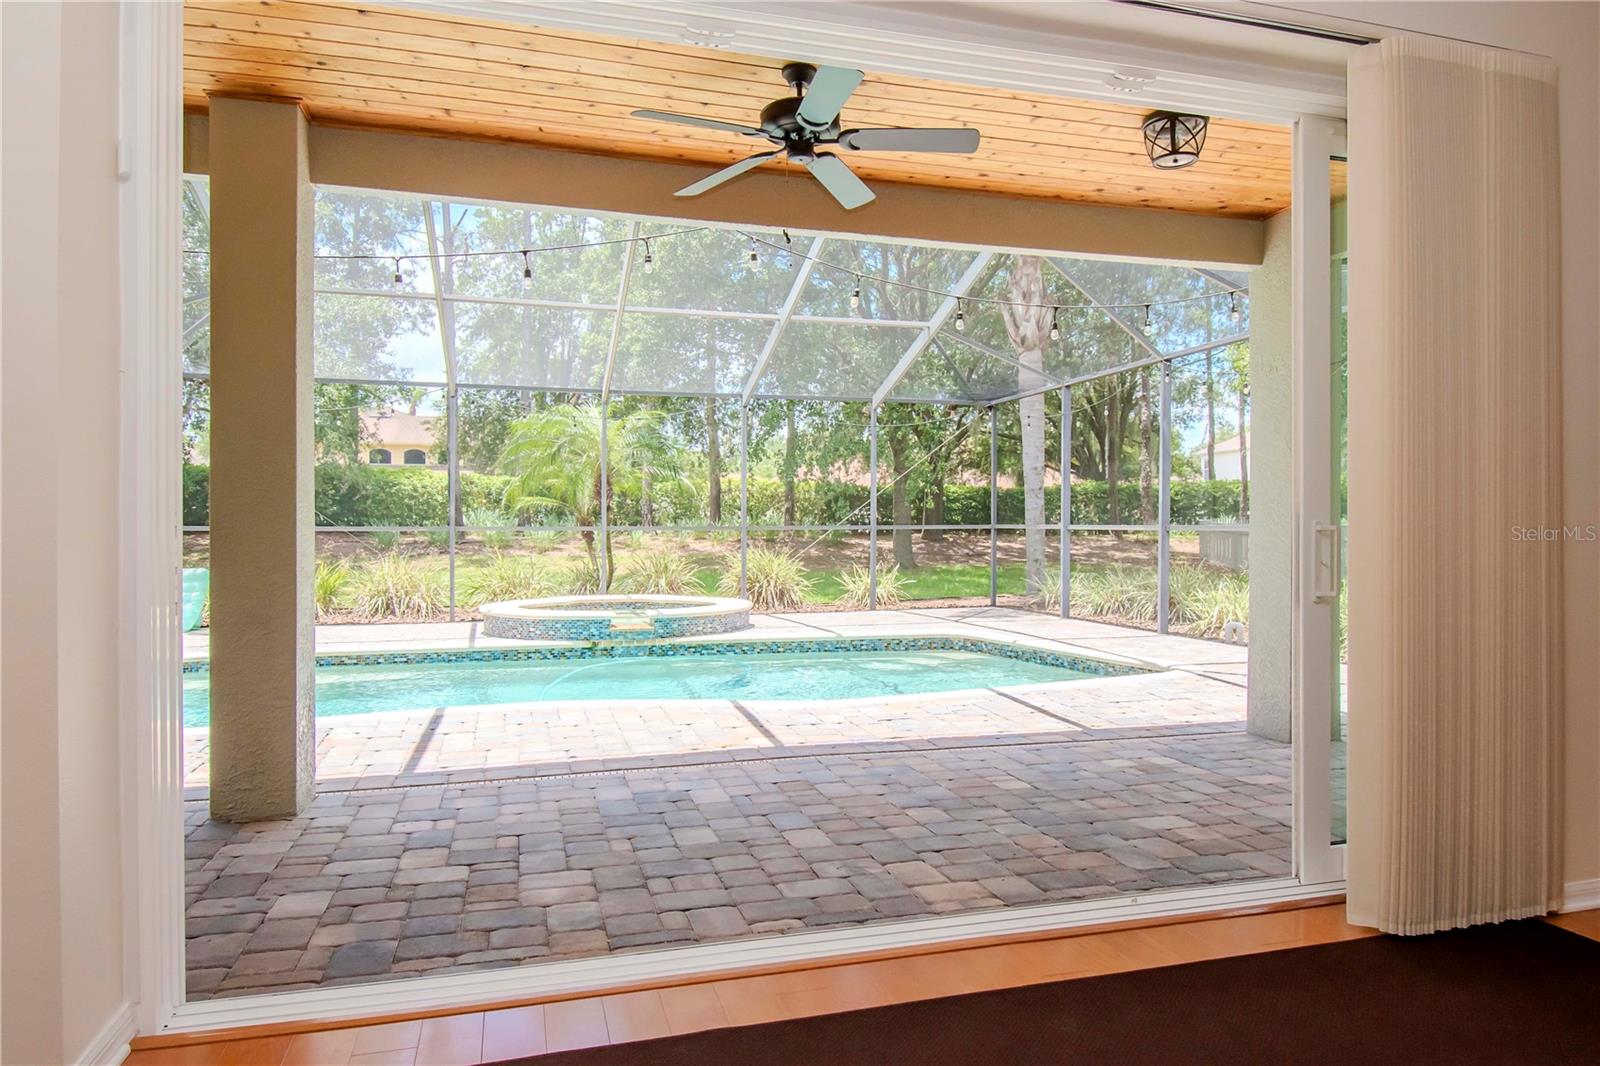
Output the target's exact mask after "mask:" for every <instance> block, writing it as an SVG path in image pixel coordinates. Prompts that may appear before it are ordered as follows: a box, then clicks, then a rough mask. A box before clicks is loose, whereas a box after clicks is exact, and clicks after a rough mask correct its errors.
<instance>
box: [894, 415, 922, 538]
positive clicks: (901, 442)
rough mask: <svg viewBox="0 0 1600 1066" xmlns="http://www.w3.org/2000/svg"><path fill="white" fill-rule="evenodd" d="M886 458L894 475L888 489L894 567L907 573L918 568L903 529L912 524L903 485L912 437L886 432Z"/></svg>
mask: <svg viewBox="0 0 1600 1066" xmlns="http://www.w3.org/2000/svg"><path fill="white" fill-rule="evenodd" d="M889 457H890V463H891V464H892V466H891V472H892V473H893V475H894V482H893V484H892V485H891V487H890V490H889V501H890V502H889V515H890V517H891V519H892V520H893V522H894V524H895V530H894V532H893V533H892V534H891V540H892V541H893V543H894V564H895V565H896V566H898V567H899V568H900V569H902V570H910V569H912V568H913V567H915V566H916V565H917V559H916V555H915V553H914V551H913V549H912V547H911V530H909V529H907V528H904V527H906V526H909V525H911V496H910V493H908V492H907V491H906V482H907V480H908V479H909V478H910V476H911V435H910V434H909V433H907V432H906V431H905V430H904V429H891V430H890V431H889Z"/></svg>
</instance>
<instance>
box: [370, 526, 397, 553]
mask: <svg viewBox="0 0 1600 1066" xmlns="http://www.w3.org/2000/svg"><path fill="white" fill-rule="evenodd" d="M367 536H369V537H371V538H372V543H373V545H374V546H375V547H377V548H378V549H379V550H380V551H393V550H394V548H395V546H396V545H398V544H399V543H400V534H399V533H396V532H395V531H394V530H392V529H379V530H374V531H373V532H371V533H368V534H367Z"/></svg>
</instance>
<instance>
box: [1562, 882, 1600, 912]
mask: <svg viewBox="0 0 1600 1066" xmlns="http://www.w3.org/2000/svg"><path fill="white" fill-rule="evenodd" d="M1561 895H1562V900H1561V913H1562V914H1566V913H1567V912H1568V911H1587V910H1592V909H1594V908H1595V907H1600V877H1591V878H1590V879H1589V880H1587V881H1568V882H1567V883H1566V885H1564V886H1563V887H1562V892H1561Z"/></svg>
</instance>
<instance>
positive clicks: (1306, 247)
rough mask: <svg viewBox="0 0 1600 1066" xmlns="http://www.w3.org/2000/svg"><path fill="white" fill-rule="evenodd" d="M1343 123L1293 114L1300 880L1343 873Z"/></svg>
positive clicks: (1297, 858)
mask: <svg viewBox="0 0 1600 1066" xmlns="http://www.w3.org/2000/svg"><path fill="white" fill-rule="evenodd" d="M1344 143H1345V130H1344V123H1343V122H1340V121H1337V120H1335V119H1328V118H1322V117H1316V116H1306V117H1302V118H1300V119H1299V120H1298V121H1297V122H1296V123H1295V130H1294V152H1293V174H1292V184H1293V189H1292V193H1291V196H1290V202H1291V203H1292V204H1293V205H1294V208H1293V214H1292V215H1291V217H1290V233H1291V240H1292V243H1293V245H1294V263H1293V267H1292V269H1291V274H1292V278H1293V281H1292V284H1293V289H1294V326H1293V335H1294V342H1293V352H1294V375H1293V376H1294V405H1295V416H1294V427H1295V428H1294V457H1293V458H1294V478H1295V486H1294V498H1295V519H1294V544H1295V558H1296V560H1297V561H1296V563H1295V565H1294V567H1293V568H1292V570H1291V578H1290V584H1291V587H1292V594H1293V603H1294V638H1293V660H1294V707H1293V725H1292V735H1293V737H1294V824H1295V833H1294V856H1295V864H1294V868H1295V873H1296V875H1297V876H1298V877H1299V878H1300V879H1301V880H1302V881H1310V882H1321V881H1343V880H1344V852H1345V849H1344V847H1343V845H1339V846H1335V845H1333V844H1332V843H1331V842H1330V841H1331V839H1332V824H1333V823H1332V779H1331V777H1330V769H1329V768H1330V756H1331V744H1330V739H1329V732H1328V723H1329V720H1330V716H1331V715H1332V712H1333V707H1332V702H1333V692H1334V661H1333V640H1334V626H1335V622H1336V618H1335V612H1336V611H1337V609H1338V601H1337V599H1336V597H1335V596H1333V595H1327V593H1328V591H1329V590H1330V589H1331V590H1333V592H1335V593H1336V592H1337V589H1338V580H1339V575H1338V550H1339V547H1338V546H1339V525H1338V523H1339V516H1338V515H1335V514H1334V513H1333V461H1332V448H1333V406H1332V399H1333V397H1332V382H1331V379H1330V369H1331V355H1332V328H1333V327H1332V315H1331V307H1330V302H1329V293H1330V292H1331V290H1332V285H1333V272H1332V258H1331V242H1332V238H1331V228H1330V226H1331V220H1330V217H1329V216H1330V203H1329V198H1330V197H1329V192H1330V182H1329V173H1328V170H1329V164H1330V162H1331V160H1332V158H1333V157H1334V156H1335V155H1341V156H1342V155H1343V154H1344Z"/></svg>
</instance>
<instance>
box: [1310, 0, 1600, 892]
mask: <svg viewBox="0 0 1600 1066" xmlns="http://www.w3.org/2000/svg"><path fill="white" fill-rule="evenodd" d="M1290 6H1293V7H1295V8H1297V9H1302V10H1315V11H1319V12H1321V13H1324V14H1327V15H1331V16H1336V17H1340V18H1354V19H1362V20H1366V21H1370V22H1373V23H1377V24H1380V25H1385V26H1394V27H1398V28H1401V29H1406V30H1411V31H1414V32H1418V33H1436V34H1441V35H1444V36H1449V37H1455V38H1459V39H1462V40H1468V41H1477V42H1480V43H1483V44H1490V45H1497V46H1500V47H1504V48H1516V49H1520V50H1522V51H1527V52H1534V53H1537V54H1539V55H1545V56H1549V57H1551V58H1553V59H1555V60H1556V61H1557V62H1558V63H1559V64H1560V65H1561V84H1560V95H1561V102H1560V108H1561V116H1560V121H1561V215H1562V232H1563V239H1564V244H1563V246H1562V260H1561V270H1562V280H1561V303H1562V327H1563V342H1564V347H1565V351H1564V355H1563V360H1564V362H1563V368H1562V391H1563V393H1564V395H1565V396H1566V406H1565V413H1564V417H1563V423H1564V434H1563V450H1564V455H1563V463H1564V478H1565V489H1564V494H1563V509H1564V511H1565V515H1564V518H1563V522H1564V524H1565V525H1567V526H1568V527H1580V528H1582V527H1592V526H1595V525H1600V418H1597V417H1596V412H1597V411H1600V259H1597V257H1596V255H1595V249H1596V248H1600V202H1597V197H1596V196H1595V190H1596V181H1595V174H1596V173H1597V172H1600V149H1597V146H1596V133H1597V131H1600V5H1596V4H1594V3H1481V4H1480V3H1381V2H1371V3H1368V2H1356V3H1299V2H1296V3H1294V4H1292V5H1290ZM1352 165H1354V166H1359V165H1360V161H1359V160H1356V161H1353V163H1352ZM1351 269H1352V270H1357V269H1360V268H1359V265H1357V264H1354V263H1352V264H1351ZM1355 428H1356V427H1352V432H1354V431H1355ZM1481 532H1482V533H1484V534H1485V535H1487V534H1489V533H1491V532H1494V533H1499V532H1501V531H1498V530H1495V531H1490V530H1483V531H1481ZM1562 561H1563V565H1564V566H1565V569H1566V585H1567V596H1566V619H1565V621H1566V631H1567V632H1566V701H1567V713H1566V737H1565V748H1566V767H1565V770H1566V782H1565V795H1566V804H1565V815H1566V829H1565V851H1566V861H1565V866H1566V881H1567V883H1568V884H1569V885H1572V884H1574V883H1583V882H1589V883H1591V884H1590V886H1589V887H1590V891H1592V892H1596V893H1600V884H1593V882H1595V881H1596V880H1597V879H1600V609H1597V605H1600V543H1597V542H1595V541H1582V540H1569V541H1568V543H1567V545H1566V553H1565V557H1564V558H1563V560H1562Z"/></svg>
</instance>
